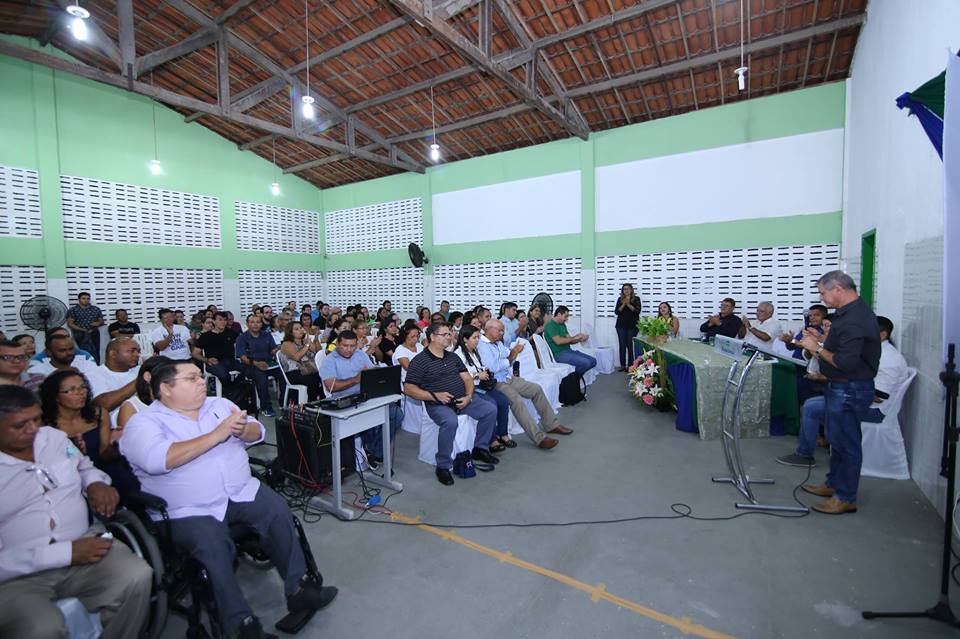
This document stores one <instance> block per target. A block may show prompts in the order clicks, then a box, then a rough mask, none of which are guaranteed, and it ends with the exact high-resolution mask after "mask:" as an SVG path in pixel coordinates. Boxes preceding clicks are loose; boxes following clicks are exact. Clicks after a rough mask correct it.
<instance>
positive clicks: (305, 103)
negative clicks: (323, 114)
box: [300, 95, 316, 120]
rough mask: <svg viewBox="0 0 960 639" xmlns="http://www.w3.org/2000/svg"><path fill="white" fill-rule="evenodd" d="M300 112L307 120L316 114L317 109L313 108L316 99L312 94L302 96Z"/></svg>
mask: <svg viewBox="0 0 960 639" xmlns="http://www.w3.org/2000/svg"><path fill="white" fill-rule="evenodd" d="M300 102H301V104H300V113H301V114H303V117H304V118H306V119H307V120H312V119H313V118H314V117H315V116H316V109H314V108H313V103H314V99H313V96H311V95H305V96H303V97H302V98H300Z"/></svg>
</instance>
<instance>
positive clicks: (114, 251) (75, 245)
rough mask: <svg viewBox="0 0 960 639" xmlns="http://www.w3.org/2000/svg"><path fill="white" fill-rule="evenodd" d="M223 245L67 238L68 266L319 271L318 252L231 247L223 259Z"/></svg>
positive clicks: (232, 272) (228, 272)
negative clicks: (230, 257)
mask: <svg viewBox="0 0 960 639" xmlns="http://www.w3.org/2000/svg"><path fill="white" fill-rule="evenodd" d="M225 252H226V251H224V250H223V249H211V248H181V247H175V246H154V245H147V244H110V243H107V242H79V241H73V240H68V241H67V242H66V256H67V265H68V266H120V267H161V268H220V269H224V277H227V278H230V279H233V278H236V277H237V271H238V270H239V269H255V270H258V271H260V270H263V271H287V270H296V271H319V270H322V259H321V257H320V256H319V255H308V254H298V253H269V252H265V251H231V252H232V253H234V254H235V255H237V259H236V260H234V261H232V262H230V263H226V262H225V261H224V253H225Z"/></svg>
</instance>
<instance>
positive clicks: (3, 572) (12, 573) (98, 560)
mask: <svg viewBox="0 0 960 639" xmlns="http://www.w3.org/2000/svg"><path fill="white" fill-rule="evenodd" d="M42 423H43V422H42V417H41V411H40V405H39V404H38V403H37V399H36V398H35V397H34V395H33V393H31V392H30V391H28V390H26V389H25V388H21V387H19V386H0V494H2V495H3V498H2V499H0V602H2V603H0V637H17V639H24V638H37V639H39V638H44V639H47V638H65V637H67V627H66V622H65V620H64V617H63V614H62V613H61V612H60V609H59V608H58V607H57V606H56V604H55V603H54V602H55V600H57V599H65V598H69V597H76V598H78V599H79V600H80V601H81V603H83V605H84V607H85V608H86V609H87V610H88V611H91V612H99V613H100V619H101V622H102V624H103V635H102V636H103V637H105V638H106V639H112V638H114V637H116V638H118V639H126V638H129V637H137V636H138V635H139V633H140V629H141V628H142V627H143V623H144V620H145V619H146V616H147V613H148V611H149V605H150V587H151V583H152V581H151V576H152V571H151V569H150V566H148V565H147V564H146V563H145V562H144V561H142V560H141V559H139V558H138V557H136V556H134V555H133V554H132V553H131V552H130V550H129V549H128V548H127V547H126V546H125V545H123V544H121V543H113V541H112V539H109V538H103V537H101V536H100V535H101V534H103V533H104V532H105V530H106V529H105V528H104V527H103V526H102V525H101V524H99V523H95V524H93V525H92V526H91V525H90V518H89V512H88V504H89V506H90V507H91V508H92V509H93V510H94V511H96V512H97V513H98V514H99V515H101V516H103V517H110V516H112V515H113V511H114V509H115V508H116V506H117V501H118V496H117V491H116V490H114V489H113V488H111V487H110V485H109V484H110V478H109V476H107V474H106V473H103V472H101V471H99V470H97V469H96V468H94V466H93V463H91V461H90V459H89V458H87V457H86V456H84V455H83V454H82V453H81V452H80V451H79V450H78V449H77V448H76V446H74V445H73V442H71V441H70V440H69V439H68V438H67V436H66V435H65V434H64V433H63V432H62V431H60V430H57V429H56V428H51V427H49V426H42V425H41V424H42ZM84 497H86V499H84Z"/></svg>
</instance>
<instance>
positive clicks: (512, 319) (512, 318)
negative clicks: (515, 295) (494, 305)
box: [483, 302, 520, 345]
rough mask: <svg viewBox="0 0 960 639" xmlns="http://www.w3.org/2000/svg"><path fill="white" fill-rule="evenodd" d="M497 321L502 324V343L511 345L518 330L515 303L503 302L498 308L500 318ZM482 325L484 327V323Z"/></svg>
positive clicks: (518, 321) (518, 324) (518, 322)
mask: <svg viewBox="0 0 960 639" xmlns="http://www.w3.org/2000/svg"><path fill="white" fill-rule="evenodd" d="M497 319H498V320H500V323H501V324H503V343H504V344H508V345H509V344H513V342H514V341H516V339H517V337H518V335H517V331H518V330H519V328H520V320H518V319H517V303H516V302H504V303H503V305H501V307H500V316H499V317H497ZM487 321H489V320H487ZM483 325H484V327H486V325H487V324H486V322H484V324H483Z"/></svg>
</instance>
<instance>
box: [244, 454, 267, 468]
mask: <svg viewBox="0 0 960 639" xmlns="http://www.w3.org/2000/svg"><path fill="white" fill-rule="evenodd" d="M249 457H250V465H251V466H259V467H260V468H269V467H270V464H272V463H273V462H268V461H267V460H265V459H260V458H259V457H254V456H252V455H250V456H249Z"/></svg>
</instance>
